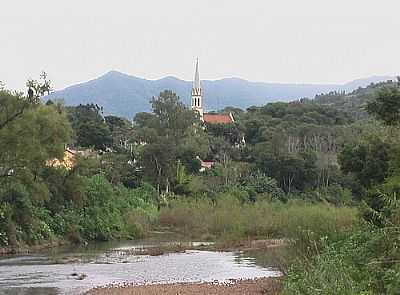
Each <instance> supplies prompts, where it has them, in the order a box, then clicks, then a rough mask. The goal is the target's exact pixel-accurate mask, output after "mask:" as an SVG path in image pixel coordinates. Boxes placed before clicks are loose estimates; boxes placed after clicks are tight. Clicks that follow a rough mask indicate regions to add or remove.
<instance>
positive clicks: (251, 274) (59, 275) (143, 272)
mask: <svg viewBox="0 0 400 295" xmlns="http://www.w3.org/2000/svg"><path fill="white" fill-rule="evenodd" d="M172 243H176V242H172ZM179 243H181V242H179ZM166 244H171V242H165V241H154V240H145V241H139V242H132V241H130V242H118V243H96V244H94V245H90V246H88V247H84V248H82V247H79V248H75V249H58V250H57V251H52V252H48V253H41V254H32V255H23V256H9V257H2V258H1V259H0V294H7V295H39V294H40V295H55V294H81V293H83V292H84V291H86V290H89V289H90V288H93V287H96V286H104V285H108V284H121V283H124V282H129V283H134V284H145V283H173V282H199V281H214V280H219V281H224V280H228V279H241V278H243V279H251V278H257V277H270V276H279V275H280V273H279V272H278V271H277V270H276V269H274V268H272V267H265V266H259V265H257V263H256V259H255V258H252V257H249V256H247V255H246V254H243V253H236V252H212V251H197V250H190V251H185V252H184V253H171V254H165V255H160V256H148V255H132V254H131V253H132V252H130V251H129V250H131V249H138V248H139V249H140V248H147V247H159V246H160V245H161V246H163V245H166ZM72 274H78V275H79V274H85V275H87V277H85V278H84V279H82V280H78V279H77V276H73V275H72Z"/></svg>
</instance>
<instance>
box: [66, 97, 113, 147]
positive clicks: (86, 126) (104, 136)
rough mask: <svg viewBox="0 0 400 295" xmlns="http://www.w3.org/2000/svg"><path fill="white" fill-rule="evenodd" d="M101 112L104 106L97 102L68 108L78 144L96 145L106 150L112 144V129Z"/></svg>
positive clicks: (84, 145) (85, 145) (83, 145)
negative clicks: (96, 103)
mask: <svg viewBox="0 0 400 295" xmlns="http://www.w3.org/2000/svg"><path fill="white" fill-rule="evenodd" d="M101 112H102V108H101V107H99V106H98V105H95V104H86V105H79V106H77V107H69V108H68V117H69V120H70V122H71V125H72V128H73V129H74V131H75V135H76V143H77V145H79V146H82V147H94V148H95V149H97V150H105V149H106V148H107V147H110V146H111V144H112V137H111V131H110V128H109V126H108V125H107V124H106V122H105V120H104V119H103V116H102V114H101Z"/></svg>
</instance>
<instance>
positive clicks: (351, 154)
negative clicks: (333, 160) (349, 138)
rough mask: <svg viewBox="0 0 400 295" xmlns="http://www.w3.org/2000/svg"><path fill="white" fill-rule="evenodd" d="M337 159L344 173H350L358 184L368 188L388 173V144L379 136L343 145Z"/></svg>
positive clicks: (379, 181) (381, 180) (380, 181)
mask: <svg viewBox="0 0 400 295" xmlns="http://www.w3.org/2000/svg"><path fill="white" fill-rule="evenodd" d="M338 160H339V163H340V167H341V170H342V171H343V172H344V173H352V174H353V175H354V176H355V177H356V179H357V180H358V181H359V182H360V184H362V185H363V186H364V187H366V188H370V187H371V186H372V185H375V184H378V183H382V182H383V180H384V179H385V177H386V176H387V175H388V169H389V160H390V146H389V145H388V144H387V143H385V142H383V141H382V140H381V139H379V138H370V139H367V140H365V141H363V142H360V143H358V144H355V145H347V146H345V147H344V149H343V150H342V152H341V153H340V154H339V157H338Z"/></svg>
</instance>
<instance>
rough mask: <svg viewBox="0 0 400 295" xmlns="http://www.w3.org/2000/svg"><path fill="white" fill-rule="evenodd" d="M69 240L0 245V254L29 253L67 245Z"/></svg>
mask: <svg viewBox="0 0 400 295" xmlns="http://www.w3.org/2000/svg"><path fill="white" fill-rule="evenodd" d="M69 244H70V242H68V241H66V240H59V239H57V240H53V241H46V242H43V243H41V244H38V245H20V246H14V247H0V256H4V255H16V254H29V253H35V252H41V251H45V250H48V249H52V248H57V247H62V246H66V245H69Z"/></svg>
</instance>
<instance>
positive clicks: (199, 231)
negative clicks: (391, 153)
mask: <svg viewBox="0 0 400 295" xmlns="http://www.w3.org/2000/svg"><path fill="white" fill-rule="evenodd" d="M356 220H357V212H356V210H355V209H353V208H348V207H340V208H339V207H333V206H329V205H326V204H308V203H305V202H294V201H293V202H289V203H285V204H283V203H280V202H267V201H259V202H255V203H245V204H242V203H240V202H239V201H237V200H235V199H234V198H226V199H220V200H219V201H218V202H217V203H215V204H214V203H213V202H212V201H210V200H207V199H201V200H177V201H174V202H172V203H171V204H170V206H169V207H166V208H162V209H161V211H160V214H159V220H158V222H159V224H160V225H161V226H163V227H170V228H173V229H175V230H178V231H180V232H182V233H184V234H185V235H187V236H191V237H196V238H204V237H210V238H214V239H216V240H240V239H253V238H287V239H290V240H295V241H297V243H298V246H299V247H305V248H307V249H309V250H310V249H311V248H312V247H313V244H314V243H315V242H316V241H318V240H320V238H321V237H325V236H326V237H328V238H336V237H337V236H338V235H341V234H342V233H343V232H345V231H347V230H349V229H351V228H352V226H353V225H354V224H355V223H356ZM311 241H314V242H311ZM302 244H304V245H302ZM303 250H304V249H303Z"/></svg>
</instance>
